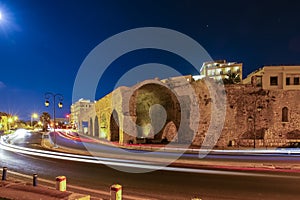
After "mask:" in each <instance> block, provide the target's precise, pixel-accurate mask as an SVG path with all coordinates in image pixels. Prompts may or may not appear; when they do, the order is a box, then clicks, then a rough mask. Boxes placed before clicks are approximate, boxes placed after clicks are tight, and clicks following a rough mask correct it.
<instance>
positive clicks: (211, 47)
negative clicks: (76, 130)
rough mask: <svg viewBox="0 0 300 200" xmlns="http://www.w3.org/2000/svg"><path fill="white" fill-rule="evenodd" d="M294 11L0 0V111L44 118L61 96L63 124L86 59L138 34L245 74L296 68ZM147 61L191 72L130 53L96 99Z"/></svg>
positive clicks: (299, 46) (203, 4) (283, 4)
mask: <svg viewBox="0 0 300 200" xmlns="http://www.w3.org/2000/svg"><path fill="white" fill-rule="evenodd" d="M299 9H300V3H297V1H199V0H195V1H186V0H179V1H176V0H172V1H171V0H170V1H159V0H157V1H155V0H152V1H150V0H143V1H134V0H132V1H125V0H124V1H122V0H120V1H109V0H108V1H100V0H94V1H93V0H72V1H71V0H0V10H1V12H2V13H3V18H4V21H2V22H0V69H1V71H0V111H4V112H9V113H12V114H17V115H19V116H20V118H22V119H29V118H30V115H31V113H33V112H39V113H41V112H43V111H47V112H50V113H51V109H47V108H45V107H44V93H45V92H47V91H51V92H56V93H61V94H63V95H64V98H65V99H64V102H63V103H64V108H63V109H62V110H61V111H60V112H59V113H58V117H63V116H64V115H65V114H66V113H68V112H69V108H70V105H71V101H72V89H73V84H74V80H75V77H76V74H77V71H78V69H79V67H80V66H81V63H82V62H83V60H84V59H85V57H86V56H87V55H88V53H89V52H90V51H91V50H92V49H93V48H94V47H96V46H97V45H98V44H99V43H100V42H102V41H104V40H105V39H107V38H108V37H110V36H113V35H115V34H117V33H119V32H122V31H125V30H128V29H132V28H138V27H149V26H152V27H164V28H169V29H174V30H176V31H179V32H182V33H184V34H186V35H188V36H190V37H191V38H193V39H194V40H196V41H197V42H198V43H199V44H201V45H202V46H203V47H204V48H205V49H206V50H207V51H208V53H209V54H210V56H211V57H212V58H213V59H226V60H228V61H237V62H243V63H244V70H243V73H244V75H247V74H249V73H250V72H252V71H253V70H255V69H257V68H259V67H261V66H263V65H272V64H275V65H280V64H300V13H299ZM148 62H158V63H162V64H166V65H170V66H172V67H174V68H176V69H179V70H180V71H181V72H182V73H186V74H189V73H195V71H193V70H192V69H191V67H189V64H188V63H187V62H185V61H184V60H181V59H179V58H177V57H176V56H174V55H170V54H168V53H166V52H162V51H153V50H152V51H151V50H149V51H147V50H141V51H136V52H132V53H130V54H128V55H124V56H122V57H121V58H120V59H118V60H116V61H115V62H114V63H113V64H112V65H111V66H110V68H109V70H108V71H107V72H106V76H105V78H102V79H101V80H100V81H102V82H103V83H105V84H102V85H101V87H100V86H99V87H98V90H97V95H96V98H100V97H101V96H103V95H105V94H107V93H108V92H110V90H111V89H112V88H113V85H114V83H115V82H116V81H117V80H118V77H120V75H121V73H124V72H126V69H130V68H132V67H133V66H136V65H140V64H143V63H148ZM121 66H122V70H120V69H121ZM124 67H125V68H124ZM139 81H140V80H139ZM100 84H101V82H100Z"/></svg>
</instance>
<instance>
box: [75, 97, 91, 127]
mask: <svg viewBox="0 0 300 200" xmlns="http://www.w3.org/2000/svg"><path fill="white" fill-rule="evenodd" d="M93 105H94V102H91V101H90V100H87V99H79V100H78V101H77V102H75V103H74V104H72V105H71V116H70V122H71V124H73V125H74V126H75V127H76V128H78V129H81V128H82V124H80V122H82V121H87V119H82V117H83V116H85V113H86V112H88V111H89V109H90V108H91V107H92V106H93Z"/></svg>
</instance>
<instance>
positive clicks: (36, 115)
mask: <svg viewBox="0 0 300 200" xmlns="http://www.w3.org/2000/svg"><path fill="white" fill-rule="evenodd" d="M38 117H39V116H38V114H37V113H33V114H32V115H31V120H30V126H31V127H32V121H33V119H37V118H38Z"/></svg>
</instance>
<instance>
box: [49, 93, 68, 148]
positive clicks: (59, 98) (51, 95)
mask: <svg viewBox="0 0 300 200" xmlns="http://www.w3.org/2000/svg"><path fill="white" fill-rule="evenodd" d="M51 97H52V100H53V133H54V147H56V133H55V126H56V123H55V108H56V107H55V104H56V98H58V101H59V103H58V107H59V108H62V107H63V104H62V101H63V100H64V97H63V95H62V94H54V93H52V92H47V93H45V106H46V107H48V106H49V105H50V101H49V100H50V99H51Z"/></svg>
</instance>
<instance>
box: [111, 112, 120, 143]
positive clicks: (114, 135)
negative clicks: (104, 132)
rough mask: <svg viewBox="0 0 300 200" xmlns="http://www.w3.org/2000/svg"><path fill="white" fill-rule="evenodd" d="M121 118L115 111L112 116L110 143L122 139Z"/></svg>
mask: <svg viewBox="0 0 300 200" xmlns="http://www.w3.org/2000/svg"><path fill="white" fill-rule="evenodd" d="M119 134H120V128H119V116H118V113H117V112H116V111H115V110H114V111H113V112H112V114H111V116H110V135H111V137H110V141H112V142H119V139H120V135H119Z"/></svg>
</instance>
